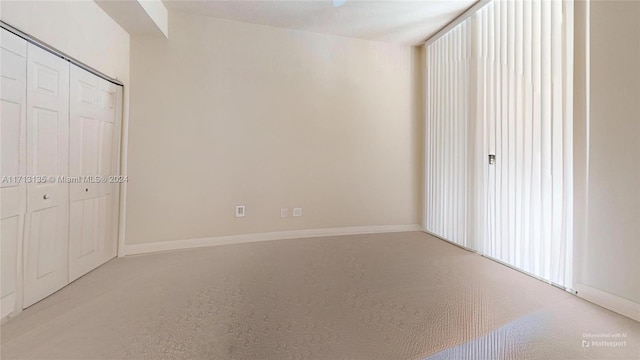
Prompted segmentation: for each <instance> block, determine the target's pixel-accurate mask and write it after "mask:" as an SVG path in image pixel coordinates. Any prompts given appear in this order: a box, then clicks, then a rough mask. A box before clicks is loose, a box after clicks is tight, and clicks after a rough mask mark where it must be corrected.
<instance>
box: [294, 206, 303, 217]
mask: <svg viewBox="0 0 640 360" xmlns="http://www.w3.org/2000/svg"><path fill="white" fill-rule="evenodd" d="M293 216H296V217H298V216H302V208H293Z"/></svg>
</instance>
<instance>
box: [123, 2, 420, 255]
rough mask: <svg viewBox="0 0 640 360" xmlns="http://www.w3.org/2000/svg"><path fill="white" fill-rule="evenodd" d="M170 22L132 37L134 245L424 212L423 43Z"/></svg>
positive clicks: (379, 221)
mask: <svg viewBox="0 0 640 360" xmlns="http://www.w3.org/2000/svg"><path fill="white" fill-rule="evenodd" d="M169 20H170V24H169V26H170V28H171V36H170V37H169V39H168V40H165V39H149V38H143V37H140V38H136V37H134V38H132V43H131V69H132V88H131V89H132V92H131V101H132V102H131V125H130V141H129V144H130V147H129V169H130V170H129V188H128V202H127V225H126V241H127V243H128V244H140V243H148V242H157V241H166V240H181V239H190V238H202V237H214V236H223V235H233V234H246V233H262V232H271V231H284V230H296V229H317V228H332V227H346V226H368V225H408V224H418V223H419V219H420V210H419V208H420V202H421V190H420V189H419V182H420V174H421V169H420V168H421V165H420V162H421V160H420V158H421V155H420V150H421V147H422V145H421V141H420V137H421V130H420V127H421V125H420V120H419V119H420V117H419V114H418V112H419V111H420V104H419V103H417V102H416V101H417V100H416V99H417V97H416V96H415V94H414V87H415V86H416V84H418V78H417V76H416V72H415V70H414V67H418V64H417V63H416V58H417V55H418V51H417V50H416V49H413V48H411V47H408V46H399V45H392V44H386V43H380V42H371V41H365V40H356V39H349V38H343V37H336V36H330V35H321V34H314V33H305V32H300V31H293V30H285V29H279V28H272V27H267V26H261V25H251V24H245V23H239V22H233V21H227V20H219V19H214V18H207V17H202V16H196V15H187V14H181V13H171V16H170V19H169ZM239 204H242V205H246V206H247V216H246V217H245V218H241V219H236V218H234V206H235V205H239ZM284 207H287V208H289V212H290V216H289V217H288V218H280V208H284ZM292 207H302V208H304V214H303V216H302V217H291V208H292Z"/></svg>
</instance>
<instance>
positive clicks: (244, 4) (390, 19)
mask: <svg viewBox="0 0 640 360" xmlns="http://www.w3.org/2000/svg"><path fill="white" fill-rule="evenodd" d="M476 1H477V0H414V1H406V0H386V1H369V0H347V1H346V3H345V4H344V5H342V6H339V7H334V6H333V2H332V0H293V1H291V0H259V1H244V0H235V1H228V0H227V1H217V0H213V1H212V0H208V1H207V0H200V1H191V0H164V3H165V5H166V6H167V8H168V9H169V10H170V11H180V12H185V13H191V14H198V15H206V16H212V17H216V18H222V19H229V20H236V21H242V22H247V23H252V24H260V25H269V26H276V27H281V28H288V29H296V30H302V31H311V32H317V33H325V34H333V35H339V36H348V37H354V38H360V39H367V40H378V41H388V42H396V43H401V44H410V45H416V44H419V43H421V42H422V41H424V40H426V39H427V38H429V37H430V36H431V35H433V34H434V33H436V32H437V31H438V30H439V29H441V28H442V27H444V26H445V25H446V24H448V23H449V22H450V21H451V20H453V19H455V18H456V17H457V16H458V15H460V14H461V13H463V12H464V11H465V10H466V9H468V8H469V7H471V6H472V5H473V4H474V3H475V2H476Z"/></svg>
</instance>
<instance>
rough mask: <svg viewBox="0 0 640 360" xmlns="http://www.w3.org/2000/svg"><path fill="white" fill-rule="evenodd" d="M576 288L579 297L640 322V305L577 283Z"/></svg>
mask: <svg viewBox="0 0 640 360" xmlns="http://www.w3.org/2000/svg"><path fill="white" fill-rule="evenodd" d="M574 287H575V289H576V290H577V291H578V294H577V295H578V296H579V297H581V298H583V299H585V300H587V301H590V302H592V303H594V304H597V305H600V306H602V307H603V308H606V309H609V310H611V311H614V312H617V313H618V314H620V315H624V316H626V317H628V318H631V319H633V320H635V321H640V304H638V303H636V302H633V301H631V300H627V299H625V298H621V297H619V296H616V295H613V294H610V293H608V292H605V291H602V290H598V289H596V288H593V287H591V286H587V285H584V284H579V283H575V284H574Z"/></svg>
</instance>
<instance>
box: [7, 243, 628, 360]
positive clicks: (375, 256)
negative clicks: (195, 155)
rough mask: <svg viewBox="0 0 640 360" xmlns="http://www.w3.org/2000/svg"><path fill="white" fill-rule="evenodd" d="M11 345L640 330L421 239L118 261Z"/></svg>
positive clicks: (66, 348)
mask: <svg viewBox="0 0 640 360" xmlns="http://www.w3.org/2000/svg"><path fill="white" fill-rule="evenodd" d="M587 333H591V334H602V333H607V334H612V335H613V334H617V333H621V334H622V333H625V334H626V338H624V341H625V344H624V346H623V345H620V346H618V347H604V346H595V345H594V346H590V347H583V346H582V340H583V339H584V338H583V336H584V334H587ZM609 340H610V339H609ZM1 344H2V349H1V354H2V359H13V358H24V359H50V358H59V359H96V358H101V359H124V358H139V359H248V360H249V359H278V360H279V359H331V360H338V359H389V360H402V359H422V358H428V359H464V358H468V359H578V358H580V359H638V358H640V323H638V322H635V321H633V320H630V319H628V318H625V317H623V316H620V315H617V314H615V313H613V312H610V311H608V310H605V309H603V308H600V307H598V306H595V305H593V304H590V303H588V302H586V301H583V300H581V299H579V298H577V297H576V296H573V295H571V294H569V293H566V292H564V291H562V290H559V289H557V288H554V287H552V286H549V285H547V284H544V283H542V282H540V281H538V280H535V279H533V278H530V277H528V276H526V275H524V274H521V273H519V272H517V271H515V270H512V269H509V268H507V267H505V266H503V265H500V264H497V263H495V262H493V261H491V260H488V259H485V258H483V257H481V256H479V255H476V254H472V253H469V252H467V251H464V250H462V249H459V248H457V247H455V246H453V245H451V244H448V243H446V242H444V241H442V240H438V239H436V238H434V237H431V236H429V235H426V234H424V233H419V232H409V233H394V234H375V235H358V236H341V237H325V238H313V239H296V240H280V241H269V242H260V243H250V244H240V245H228V246H218V247H211V248H202V249H194V250H187V251H177V252H171V253H161V254H154V255H144V256H135V257H127V258H123V259H116V260H113V261H111V262H109V263H107V264H105V265H104V266H102V267H100V268H99V269H97V270H95V271H93V272H91V273H89V274H88V275H86V276H84V277H83V278H81V279H79V280H78V281H76V282H74V283H73V284H71V285H70V286H68V287H66V288H64V289H63V290H61V291H59V292H58V293H56V294H54V295H53V296H51V297H49V298H47V299H45V300H44V301H42V302H40V303H38V304H36V305H34V306H32V307H31V308H29V309H27V310H26V311H24V312H23V313H22V314H21V315H20V316H18V317H17V318H15V319H13V320H11V321H9V322H8V323H6V324H4V325H3V326H2V342H1Z"/></svg>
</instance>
